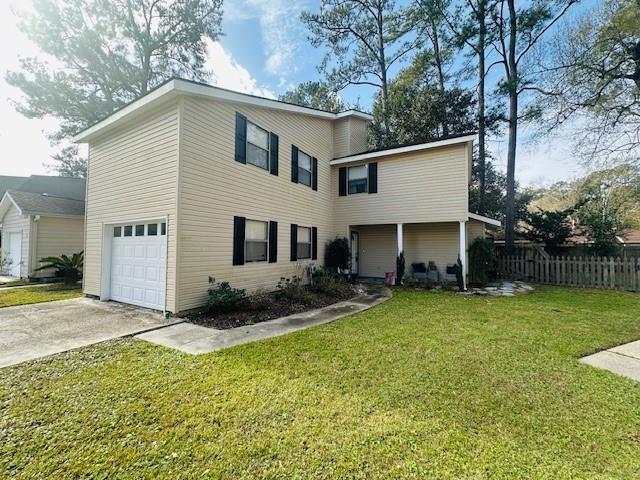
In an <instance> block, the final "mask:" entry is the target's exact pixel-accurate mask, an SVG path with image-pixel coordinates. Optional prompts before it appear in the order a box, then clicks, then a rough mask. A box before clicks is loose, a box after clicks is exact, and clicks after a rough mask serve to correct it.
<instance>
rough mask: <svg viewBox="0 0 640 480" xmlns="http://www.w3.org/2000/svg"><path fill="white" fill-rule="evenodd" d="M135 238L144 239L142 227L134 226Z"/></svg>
mask: <svg viewBox="0 0 640 480" xmlns="http://www.w3.org/2000/svg"><path fill="white" fill-rule="evenodd" d="M136 237H144V225H136Z"/></svg>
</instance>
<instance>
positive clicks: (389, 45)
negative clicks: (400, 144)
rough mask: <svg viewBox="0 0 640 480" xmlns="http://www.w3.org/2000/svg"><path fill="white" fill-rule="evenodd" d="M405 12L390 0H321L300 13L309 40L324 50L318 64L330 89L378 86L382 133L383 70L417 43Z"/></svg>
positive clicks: (386, 77)
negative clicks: (317, 5) (316, 7)
mask: <svg viewBox="0 0 640 480" xmlns="http://www.w3.org/2000/svg"><path fill="white" fill-rule="evenodd" d="M409 17H410V14H409V11H408V9H406V8H401V7H398V6H397V5H396V3H395V1H393V0H322V3H321V6H320V12H319V13H312V12H303V14H302V21H303V22H304V23H305V24H306V25H307V27H308V28H309V31H310V33H311V36H310V40H311V44H312V45H313V46H315V47H319V46H325V47H327V48H328V50H329V53H328V54H327V55H326V56H325V59H324V61H323V63H322V65H320V70H321V71H322V72H324V73H325V75H326V77H327V80H328V81H329V83H330V84H331V85H332V86H333V88H335V90H336V91H339V90H342V89H343V88H345V87H346V86H347V85H371V86H374V87H376V88H377V89H379V92H380V98H381V102H382V120H383V126H384V132H385V134H387V133H388V132H389V116H388V108H387V103H388V93H389V70H390V69H391V68H392V67H393V66H394V65H395V63H396V62H398V61H400V60H402V59H403V58H404V57H405V56H406V55H407V54H408V53H409V52H411V51H412V50H413V49H414V48H415V47H416V45H417V42H416V39H415V38H411V36H410V35H409V33H410V32H412V24H411V22H410V21H409V20H410V18H409ZM414 37H415V36H414Z"/></svg>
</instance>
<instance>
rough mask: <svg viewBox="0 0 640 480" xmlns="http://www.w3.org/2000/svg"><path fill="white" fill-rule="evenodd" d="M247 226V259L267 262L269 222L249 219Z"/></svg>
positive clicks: (247, 260) (245, 243)
mask: <svg viewBox="0 0 640 480" xmlns="http://www.w3.org/2000/svg"><path fill="white" fill-rule="evenodd" d="M245 228H246V230H245V241H244V248H245V261H246V262H266V261H267V252H268V239H269V222H260V221H257V220H247V221H246V227H245Z"/></svg>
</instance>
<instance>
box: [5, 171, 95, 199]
mask: <svg viewBox="0 0 640 480" xmlns="http://www.w3.org/2000/svg"><path fill="white" fill-rule="evenodd" d="M85 185H86V181H85V179H84V178H71V177H52V176H47V175H31V176H30V177H29V178H27V179H25V181H24V182H22V183H21V184H20V185H19V186H16V187H10V188H7V190H19V191H21V192H31V193H46V194H48V195H51V196H54V197H63V198H72V199H75V200H83V201H84V197H85Z"/></svg>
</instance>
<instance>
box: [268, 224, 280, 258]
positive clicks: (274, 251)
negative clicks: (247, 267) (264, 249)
mask: <svg viewBox="0 0 640 480" xmlns="http://www.w3.org/2000/svg"><path fill="white" fill-rule="evenodd" d="M277 261H278V222H269V263H276V262H277Z"/></svg>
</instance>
